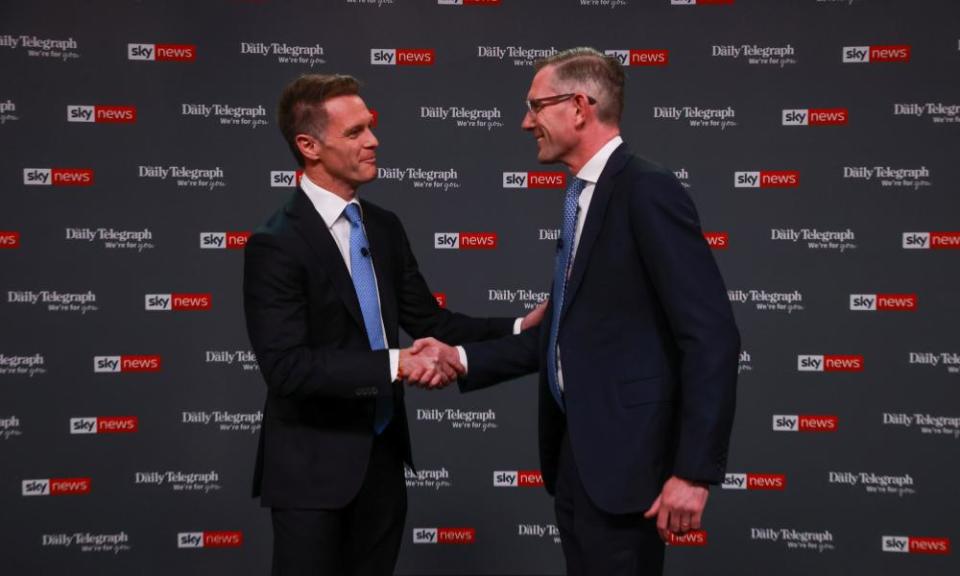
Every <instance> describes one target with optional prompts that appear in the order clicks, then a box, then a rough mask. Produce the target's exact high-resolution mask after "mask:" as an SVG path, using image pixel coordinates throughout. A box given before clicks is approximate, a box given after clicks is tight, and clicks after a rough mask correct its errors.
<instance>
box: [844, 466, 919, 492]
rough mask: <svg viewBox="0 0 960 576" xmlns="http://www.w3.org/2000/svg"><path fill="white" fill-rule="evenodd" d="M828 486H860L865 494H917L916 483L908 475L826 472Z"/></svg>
mask: <svg viewBox="0 0 960 576" xmlns="http://www.w3.org/2000/svg"><path fill="white" fill-rule="evenodd" d="M827 481H828V482H829V483H830V484H840V485H843V486H850V487H856V486H862V487H863V489H864V491H865V492H866V493H867V494H890V495H894V496H899V497H901V498H902V497H903V496H911V495H914V494H916V493H917V491H916V481H915V480H914V479H913V476H911V475H909V474H897V475H894V474H876V473H874V472H835V471H830V472H827Z"/></svg>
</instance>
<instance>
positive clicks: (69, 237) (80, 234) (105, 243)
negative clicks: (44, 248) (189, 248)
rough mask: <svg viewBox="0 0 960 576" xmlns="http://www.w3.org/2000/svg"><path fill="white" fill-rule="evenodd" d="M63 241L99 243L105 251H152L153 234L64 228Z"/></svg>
mask: <svg viewBox="0 0 960 576" xmlns="http://www.w3.org/2000/svg"><path fill="white" fill-rule="evenodd" d="M63 233H64V240H66V241H68V242H87V243H90V242H95V241H99V242H100V244H101V246H102V247H103V248H104V249H106V250H136V251H138V252H143V251H144V250H152V249H153V248H155V247H156V245H155V244H154V243H153V232H151V231H150V229H149V228H144V229H143V230H117V229H116V228H64V230H63Z"/></svg>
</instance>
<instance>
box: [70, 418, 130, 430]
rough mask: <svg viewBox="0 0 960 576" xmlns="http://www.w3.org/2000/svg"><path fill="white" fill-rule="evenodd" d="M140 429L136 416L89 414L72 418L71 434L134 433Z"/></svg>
mask: <svg viewBox="0 0 960 576" xmlns="http://www.w3.org/2000/svg"><path fill="white" fill-rule="evenodd" d="M138 430H140V420H139V418H137V417H136V416H89V417H81V418H71V419H70V433H71V434H132V433H133V432H137V431H138Z"/></svg>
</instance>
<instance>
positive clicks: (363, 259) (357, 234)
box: [343, 204, 393, 434]
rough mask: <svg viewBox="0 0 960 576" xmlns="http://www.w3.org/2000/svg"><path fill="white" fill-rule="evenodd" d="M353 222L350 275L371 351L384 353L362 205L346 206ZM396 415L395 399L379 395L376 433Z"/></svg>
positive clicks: (375, 286) (351, 227)
mask: <svg viewBox="0 0 960 576" xmlns="http://www.w3.org/2000/svg"><path fill="white" fill-rule="evenodd" d="M343 213H344V214H345V215H346V217H347V220H349V221H350V274H351V275H352V276H353V289H354V290H356V292H357V300H359V301H360V312H361V313H362V314H363V325H364V328H366V329H367V339H369V340H370V349H371V350H383V349H384V348H386V347H387V346H386V344H385V343H384V341H383V327H382V324H381V319H380V299H379V298H378V297H377V281H376V278H375V277H374V275H373V259H372V258H371V257H370V249H369V248H368V247H367V245H368V243H367V234H366V233H365V232H364V230H363V222H362V221H361V220H360V206H358V205H357V204H347V207H346V209H345V210H344V212H343ZM392 416H393V397H392V396H390V395H380V396H377V405H376V411H375V412H374V416H373V428H374V430H376V432H377V434H380V433H381V432H383V431H384V430H385V429H386V428H387V425H388V424H390V418H391V417H392Z"/></svg>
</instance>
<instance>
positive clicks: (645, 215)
mask: <svg viewBox="0 0 960 576" xmlns="http://www.w3.org/2000/svg"><path fill="white" fill-rule="evenodd" d="M634 184H635V188H634V190H633V191H632V194H631V195H630V198H631V208H630V209H631V214H630V217H631V226H632V231H633V234H634V240H635V242H636V245H637V247H638V249H639V250H640V252H641V254H642V257H643V259H644V263H645V265H646V268H647V271H648V274H649V275H650V277H651V278H652V281H653V284H654V289H655V290H656V293H657V297H658V298H659V301H660V303H661V305H662V306H663V309H664V311H665V313H666V317H667V320H668V322H669V325H670V329H671V331H672V333H673V338H674V340H675V343H676V346H677V349H678V350H679V353H680V374H679V380H680V390H678V392H679V394H678V397H677V399H678V401H679V402H680V406H679V413H678V414H679V429H678V437H677V438H676V444H675V446H676V452H675V455H674V474H676V475H677V476H679V477H681V478H685V479H687V480H693V481H700V482H706V483H711V484H715V483H719V482H721V481H722V480H723V476H724V472H725V469H726V461H727V451H728V446H729V439H730V432H731V429H732V426H733V414H734V409H735V406H736V382H737V362H738V355H739V351H740V335H739V332H738V330H737V327H736V323H735V321H734V317H733V310H732V308H731V306H730V301H729V299H728V297H727V293H726V288H725V286H724V283H723V279H722V278H721V276H720V271H719V269H718V268H717V265H716V262H715V261H714V258H713V255H712V254H711V252H710V248H709V247H708V245H707V243H706V241H705V240H704V238H703V232H702V231H701V229H700V223H699V219H698V216H697V212H696V208H695V207H694V205H693V202H692V201H691V200H690V197H689V196H688V195H687V192H686V191H685V190H684V189H683V187H682V185H681V184H680V183H679V182H678V181H677V180H676V179H675V178H673V177H672V175H669V174H662V173H646V174H643V175H642V176H641V177H640V178H639V179H638V180H637V181H636V182H635V183H634Z"/></svg>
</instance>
